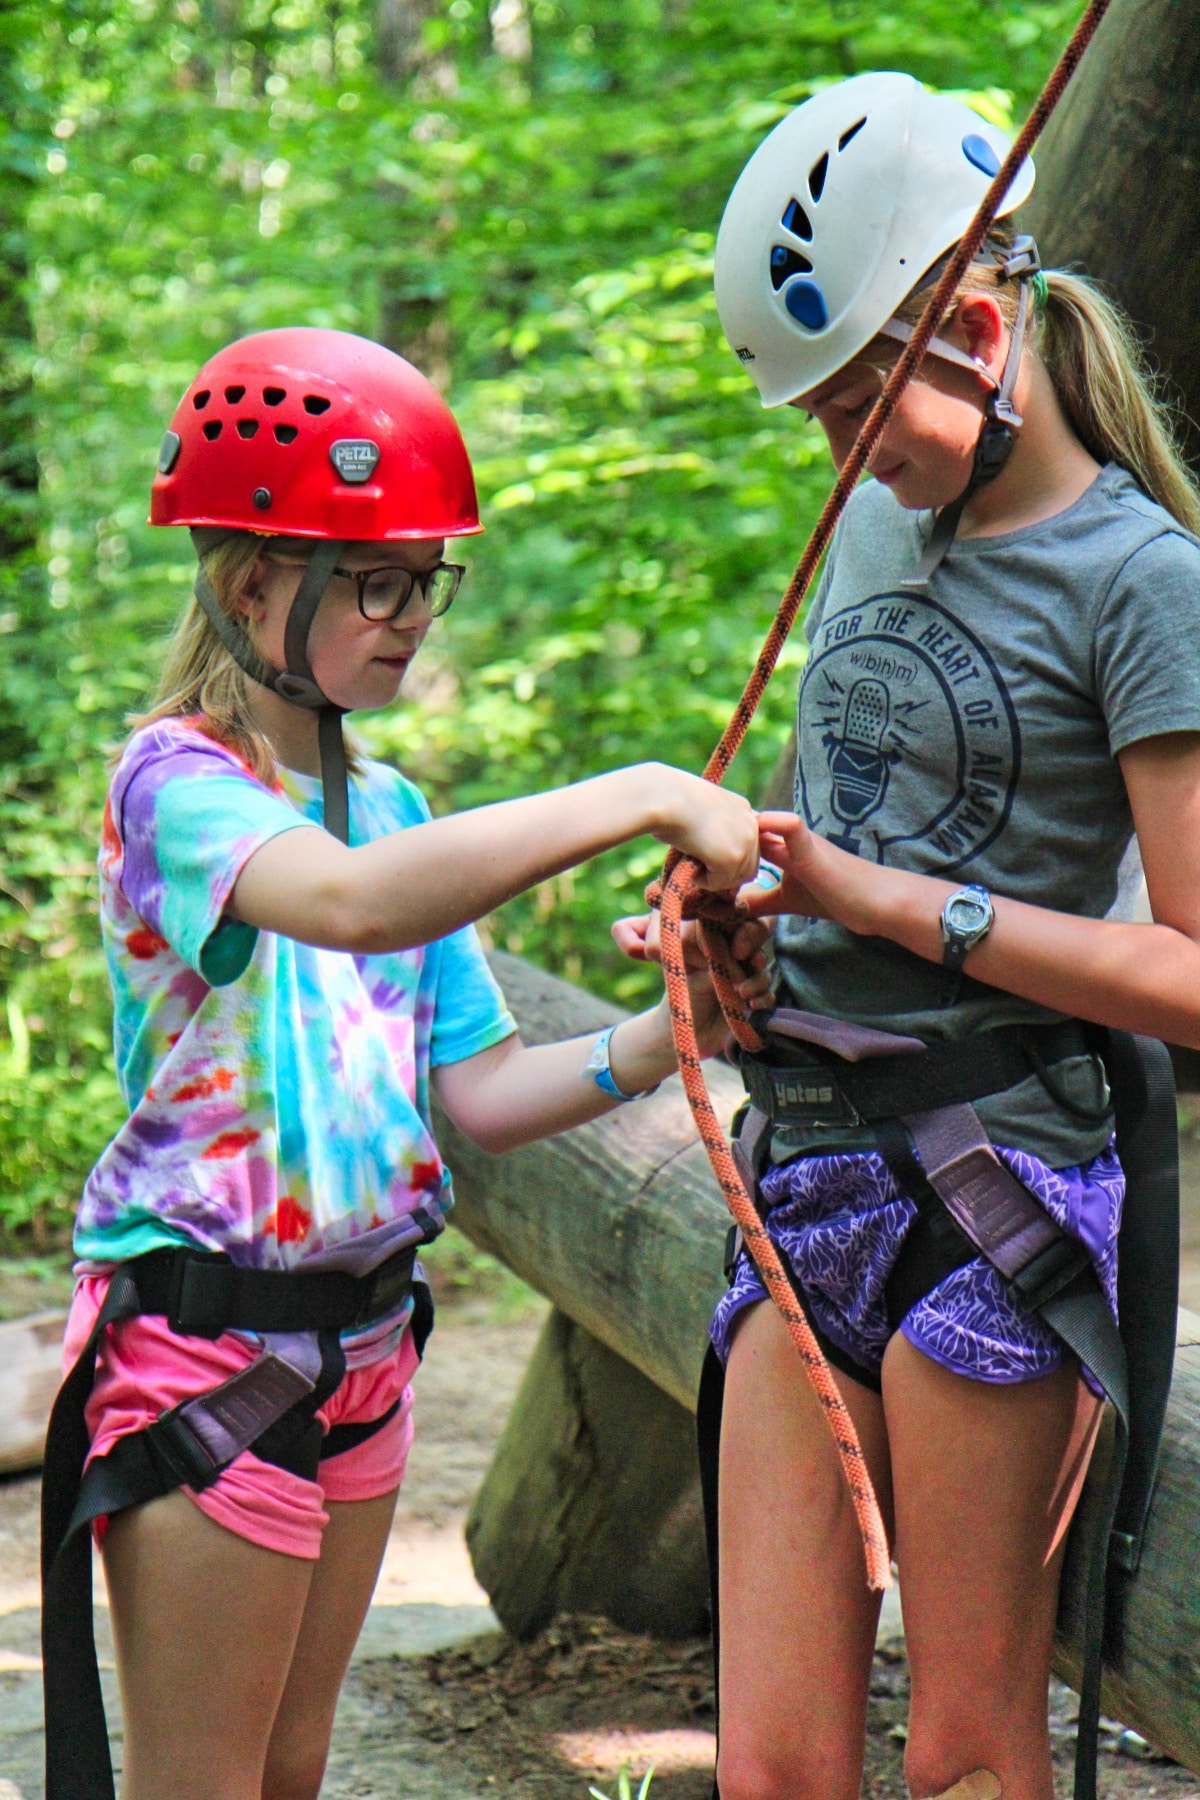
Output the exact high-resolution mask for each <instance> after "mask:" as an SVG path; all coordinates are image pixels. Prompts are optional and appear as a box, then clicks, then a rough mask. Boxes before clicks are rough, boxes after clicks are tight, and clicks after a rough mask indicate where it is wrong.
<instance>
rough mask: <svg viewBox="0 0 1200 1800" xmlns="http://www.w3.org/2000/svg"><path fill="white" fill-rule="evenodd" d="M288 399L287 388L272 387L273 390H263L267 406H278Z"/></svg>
mask: <svg viewBox="0 0 1200 1800" xmlns="http://www.w3.org/2000/svg"><path fill="white" fill-rule="evenodd" d="M286 399H287V389H286V388H276V387H271V388H264V389H263V401H264V403H265V404H266V405H267V406H278V405H279V402H280V401H281V400H286Z"/></svg>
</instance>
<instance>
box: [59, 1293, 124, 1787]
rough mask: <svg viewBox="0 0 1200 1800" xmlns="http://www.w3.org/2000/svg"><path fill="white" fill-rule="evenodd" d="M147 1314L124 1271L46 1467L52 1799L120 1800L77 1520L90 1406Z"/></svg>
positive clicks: (64, 1398) (87, 1562) (72, 1382)
mask: <svg viewBox="0 0 1200 1800" xmlns="http://www.w3.org/2000/svg"><path fill="white" fill-rule="evenodd" d="M140 1311H141V1300H140V1297H139V1295H138V1291H137V1282H136V1279H135V1277H134V1275H133V1274H132V1273H131V1271H130V1270H129V1269H128V1268H125V1267H121V1268H118V1269H117V1270H116V1272H115V1273H114V1275H113V1278H112V1280H111V1281H110V1282H109V1284H108V1292H107V1293H106V1295H105V1297H104V1305H103V1306H102V1307H101V1309H100V1313H99V1316H98V1318H97V1320H96V1323H95V1326H94V1327H93V1329H92V1332H91V1335H90V1337H89V1338H88V1341H87V1343H86V1344H85V1345H84V1347H83V1349H82V1350H81V1351H80V1353H79V1355H78V1357H77V1358H76V1359H75V1363H74V1366H73V1367H72V1369H71V1371H70V1373H69V1374H68V1376H67V1378H66V1380H65V1381H64V1382H63V1384H62V1387H61V1388H60V1389H59V1391H58V1397H57V1398H56V1400H55V1402H54V1407H53V1410H52V1411H51V1414H50V1424H49V1427H48V1429H47V1432H46V1449H45V1455H44V1459H43V1467H42V1665H43V1684H44V1685H43V1692H44V1696H45V1722H46V1800H113V1796H114V1787H113V1774H112V1762H111V1759H110V1757H109V1753H108V1728H107V1725H106V1723H105V1718H104V1696H103V1694H102V1693H101V1690H100V1671H99V1669H98V1668H97V1666H96V1639H95V1632H94V1627H93V1622H92V1545H91V1538H90V1536H89V1534H88V1533H87V1532H86V1531H85V1530H83V1529H82V1521H77V1519H76V1516H75V1515H76V1511H77V1503H78V1500H79V1491H80V1486H81V1483H82V1480H83V1465H84V1463H85V1462H86V1461H87V1454H88V1450H89V1449H90V1448H91V1445H90V1441H89V1438H88V1430H87V1423H86V1421H85V1419H84V1409H85V1408H86V1406H87V1403H88V1399H89V1397H90V1395H91V1392H92V1388H93V1386H94V1385H95V1380H96V1352H97V1349H98V1348H99V1344H100V1339H101V1338H102V1336H103V1335H104V1333H105V1331H106V1330H107V1329H108V1327H109V1326H110V1325H114V1324H116V1323H117V1322H118V1321H119V1320H121V1319H131V1318H133V1317H135V1315H136V1314H137V1313H139V1312H140Z"/></svg>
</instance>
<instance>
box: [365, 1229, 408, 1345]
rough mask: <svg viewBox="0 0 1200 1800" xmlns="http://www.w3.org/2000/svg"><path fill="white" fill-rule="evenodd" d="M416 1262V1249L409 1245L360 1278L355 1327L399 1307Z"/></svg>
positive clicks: (405, 1293) (406, 1296)
mask: <svg viewBox="0 0 1200 1800" xmlns="http://www.w3.org/2000/svg"><path fill="white" fill-rule="evenodd" d="M416 1261H417V1246H416V1245H415V1244H409V1245H408V1247H407V1248H406V1249H404V1250H397V1251H396V1253H395V1254H394V1255H393V1256H389V1257H388V1259H387V1261H386V1262H381V1263H380V1265H379V1267H378V1268H377V1269H372V1270H371V1272H370V1274H369V1275H368V1276H366V1277H364V1279H363V1290H362V1299H361V1300H360V1301H359V1304H358V1310H357V1311H356V1313H355V1315H354V1324H355V1325H369V1324H371V1322H372V1320H374V1319H381V1318H383V1316H384V1314H385V1313H389V1312H395V1310H396V1309H397V1307H399V1306H401V1305H403V1303H404V1301H405V1300H407V1299H408V1296H409V1294H410V1293H411V1291H412V1277H413V1269H414V1267H415V1266H416Z"/></svg>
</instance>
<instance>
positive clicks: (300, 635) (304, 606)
mask: <svg viewBox="0 0 1200 1800" xmlns="http://www.w3.org/2000/svg"><path fill="white" fill-rule="evenodd" d="M228 535H229V533H227V532H215V533H213V534H212V536H211V537H210V536H209V534H207V533H205V532H202V531H193V533H192V536H193V539H194V540H195V542H196V548H197V550H198V551H199V552H200V554H201V556H202V557H203V556H204V555H205V554H206V553H207V552H208V551H209V550H210V549H213V548H215V547H216V544H217V543H220V542H221V540H222V539H223V538H224V537H227V536H228ZM345 548H346V544H345V540H344V539H338V538H322V539H318V540H317V541H316V543H315V545H314V546H313V550H312V554H311V555H310V556H309V558H308V561H307V563H306V565H305V569H304V575H303V578H302V579H301V582H300V586H299V587H298V588H297V589H296V597H295V599H294V600H293V601H292V605H291V609H290V611H289V612H288V616H287V623H286V625H285V627H284V638H283V653H284V658H285V660H286V662H287V668H286V669H275V668H272V666H271V665H270V663H268V662H266V661H264V659H263V658H262V657H261V656H259V654H258V652H257V651H256V650H255V648H254V646H253V644H252V643H251V642H250V639H249V638H248V637H247V635H246V633H245V632H244V631H240V630H239V629H238V627H237V626H236V625H235V624H234V622H233V620H232V619H231V618H230V617H229V615H228V613H226V612H225V611H224V610H223V608H222V606H221V603H220V601H219V600H218V599H217V595H216V590H215V589H214V587H213V585H212V582H211V581H210V580H209V578H208V575H207V574H206V572H205V570H204V567H203V563H201V567H200V568H199V569H198V571H197V573H196V584H195V588H194V590H193V591H194V593H195V596H196V600H197V603H198V604H199V606H200V607H201V608H202V610H203V612H204V614H205V617H206V618H207V619H208V622H209V624H210V625H211V626H212V628H213V630H214V631H215V632H216V634H217V636H218V637H219V638H220V640H221V642H222V643H223V644H224V646H225V648H226V649H227V650H228V652H229V654H230V656H232V658H233V660H234V661H235V662H236V663H237V665H238V667H239V668H240V669H242V670H244V671H245V673H246V674H247V675H249V677H250V679H251V680H252V681H257V682H258V683H259V684H260V686H262V687H266V688H270V689H271V691H272V693H276V694H279V695H280V696H281V697H282V698H283V699H284V700H287V701H288V702H289V703H290V704H291V705H292V706H303V707H305V708H306V709H307V710H308V711H310V712H316V713H317V715H318V717H317V742H318V747H319V749H320V753H321V788H322V793H323V796H324V802H325V829H326V831H328V832H329V833H330V834H331V835H332V836H333V837H336V838H338V839H340V840H341V842H342V843H343V844H348V843H349V842H350V787H349V779H348V776H347V772H346V746H345V742H344V740H343V737H342V719H343V716H344V709H343V708H342V707H340V706H334V705H333V704H332V702H331V701H330V700H329V699H327V697H326V696H325V695H324V694H323V693H322V692H321V689H320V688H319V687H318V686H317V683H316V681H315V680H314V678H313V672H312V667H311V665H310V663H309V660H308V634H309V631H310V630H311V628H312V622H313V620H314V618H315V617H316V613H317V608H318V606H319V605H320V604H321V597H322V595H323V594H324V592H325V589H326V587H327V586H328V585H329V577H330V575H332V573H333V570H334V567H335V565H336V563H337V560H338V558H339V556H341V554H342V552H343V551H344V550H345Z"/></svg>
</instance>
